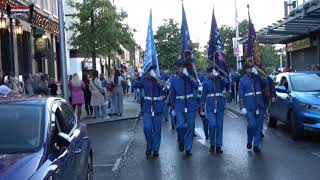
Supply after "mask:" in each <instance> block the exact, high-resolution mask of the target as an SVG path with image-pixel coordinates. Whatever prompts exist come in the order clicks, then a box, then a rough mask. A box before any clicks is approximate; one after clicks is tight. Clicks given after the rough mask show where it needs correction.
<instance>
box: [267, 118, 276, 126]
mask: <svg viewBox="0 0 320 180" xmlns="http://www.w3.org/2000/svg"><path fill="white" fill-rule="evenodd" d="M277 122H278V120H277V119H275V118H274V117H272V116H270V117H269V119H268V127H271V128H275V127H276V126H277Z"/></svg>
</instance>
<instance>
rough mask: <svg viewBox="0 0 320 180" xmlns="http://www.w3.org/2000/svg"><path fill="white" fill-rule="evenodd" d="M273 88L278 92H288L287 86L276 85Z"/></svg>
mask: <svg viewBox="0 0 320 180" xmlns="http://www.w3.org/2000/svg"><path fill="white" fill-rule="evenodd" d="M275 89H276V91H277V92H279V93H287V92H288V90H287V88H286V87H284V86H276V87H275Z"/></svg>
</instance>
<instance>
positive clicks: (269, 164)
mask: <svg viewBox="0 0 320 180" xmlns="http://www.w3.org/2000/svg"><path fill="white" fill-rule="evenodd" d="M134 124H135V121H122V122H117V123H107V124H97V125H94V126H89V133H90V138H91V140H92V141H93V147H94V151H95V152H94V155H95V157H94V159H95V168H94V170H95V174H96V175H95V177H96V179H101V180H102V179H120V180H126V179H128V180H129V179H130V180H131V179H137V180H144V179H145V180H158V179H159V180H160V179H168V180H169V179H173V180H180V179H181V180H194V179H200V180H206V179H228V180H229V179H259V180H263V179H266V180H272V179H277V180H278V179H281V180H282V179H289V180H291V179H292V180H294V179H297V180H298V179H299V180H300V179H306V180H307V179H308V180H313V179H315V180H318V179H319V177H320V171H319V166H320V136H319V134H314V133H308V134H307V135H306V136H305V138H304V139H303V140H302V141H298V142H295V141H293V140H291V139H290V135H289V133H288V132H287V130H286V128H285V126H284V125H279V126H277V128H276V129H268V128H266V127H265V129H264V132H265V138H264V140H263V144H262V152H261V153H260V154H255V153H254V152H252V151H248V150H247V149H246V139H247V135H246V121H245V119H244V118H243V117H241V116H238V115H237V114H234V113H232V112H230V111H226V113H225V120H224V133H223V135H224V136H223V150H224V153H223V154H222V155H217V154H210V153H209V151H208V149H209V141H206V140H205V137H204V134H203V132H202V123H201V121H200V119H199V118H198V119H197V123H196V133H197V135H198V136H197V137H195V138H194V146H193V150H192V152H193V156H192V157H186V156H185V153H180V152H179V151H178V147H177V142H176V140H177V137H176V132H175V131H173V130H171V126H170V123H168V122H163V123H162V143H161V147H160V156H159V157H158V158H149V159H148V158H146V157H145V139H144V134H143V125H142V121H138V124H137V126H136V129H135V131H133V129H132V128H133V127H134V126H135V125H134ZM110 145H111V146H113V147H109V146H110ZM128 145H129V146H128ZM126 149H127V151H126ZM123 155H124V156H123ZM121 157H122V158H121ZM119 159H121V161H119ZM117 160H118V161H117ZM118 162H120V163H118ZM99 163H101V164H100V165H101V166H99ZM103 164H107V165H109V166H102V165H103ZM112 169H113V171H112Z"/></svg>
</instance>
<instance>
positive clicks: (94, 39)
mask: <svg viewBox="0 0 320 180" xmlns="http://www.w3.org/2000/svg"><path fill="white" fill-rule="evenodd" d="M91 34H92V35H93V40H92V41H93V44H92V52H91V55H92V69H93V70H96V69H97V65H96V64H97V63H96V56H97V54H96V34H95V26H94V9H93V7H92V10H91Z"/></svg>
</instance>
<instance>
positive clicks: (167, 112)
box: [162, 103, 169, 119]
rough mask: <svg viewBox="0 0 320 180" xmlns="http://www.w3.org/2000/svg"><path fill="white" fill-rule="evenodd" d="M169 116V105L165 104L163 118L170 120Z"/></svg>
mask: <svg viewBox="0 0 320 180" xmlns="http://www.w3.org/2000/svg"><path fill="white" fill-rule="evenodd" d="M168 114H169V107H168V103H164V105H163V112H162V116H163V117H164V119H168Z"/></svg>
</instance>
